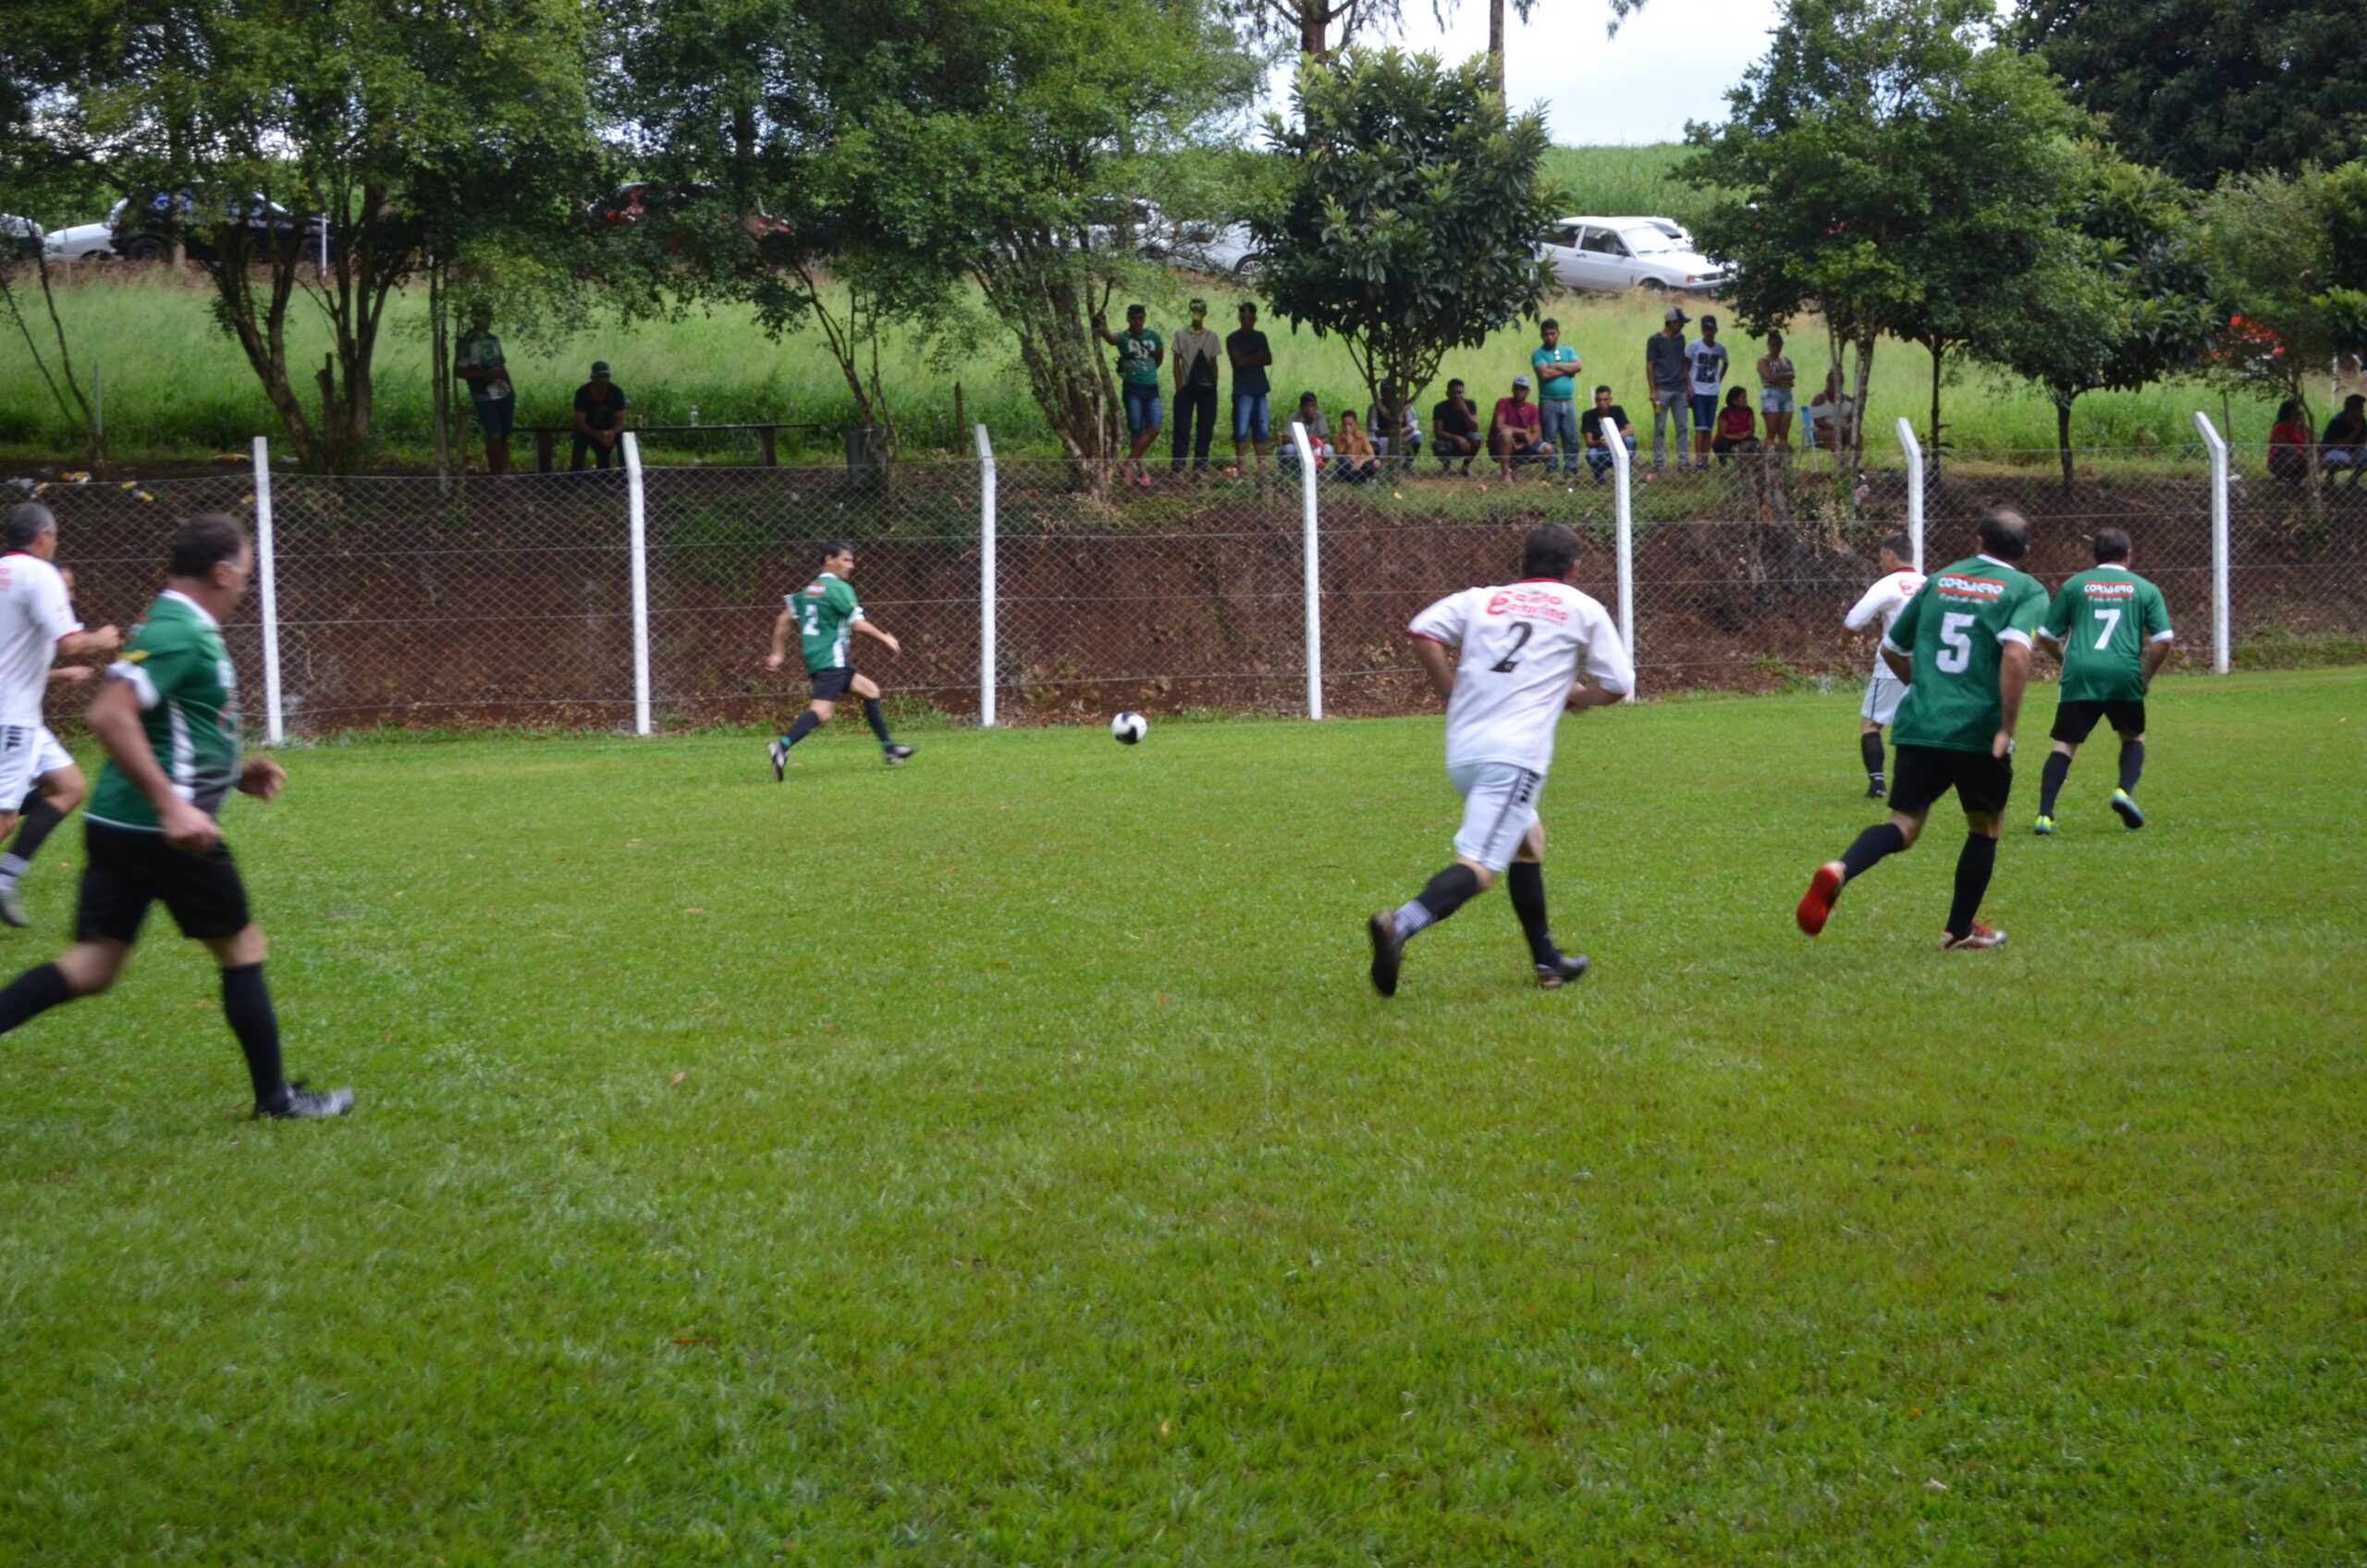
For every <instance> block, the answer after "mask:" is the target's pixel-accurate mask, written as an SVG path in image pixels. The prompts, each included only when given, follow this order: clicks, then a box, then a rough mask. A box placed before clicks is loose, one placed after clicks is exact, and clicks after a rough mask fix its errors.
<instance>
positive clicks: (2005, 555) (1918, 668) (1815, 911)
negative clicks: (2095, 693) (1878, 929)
mask: <svg viewBox="0 0 2367 1568" xmlns="http://www.w3.org/2000/svg"><path fill="white" fill-rule="evenodd" d="M2029 551H2030V520H2029V519H2028V518H2026V517H2024V516H2022V514H2021V513H2019V512H2017V511H2015V510H2014V509H2012V508H2009V507H1992V508H1989V510H1987V511H1985V512H1983V513H1982V514H1981V554H1979V555H1977V556H1974V557H1971V558H1970V559H1968V560H1961V561H1958V562H1956V564H1955V565H1954V566H1948V567H1943V568H1941V569H1940V570H1938V571H1935V572H1933V573H1932V575H1931V577H1930V578H1929V579H1928V580H1927V581H1926V582H1924V584H1923V586H1922V587H1921V588H1920V589H1919V590H1917V592H1916V594H1915V597H1914V598H1912V599H1910V600H1908V601H1907V607H1906V608H1905V609H1903V610H1901V611H1899V612H1898V619H1896V620H1894V621H1893V622H1891V627H1890V630H1889V631H1887V632H1885V633H1883V660H1884V662H1886V663H1887V664H1888V665H1889V666H1890V668H1891V672H1892V673H1893V674H1895V675H1896V676H1897V677H1898V678H1899V679H1900V680H1904V681H1906V682H1907V696H1906V697H1905V699H1904V700H1902V701H1901V702H1900V703H1899V704H1898V717H1897V720H1896V722H1895V724H1894V725H1893V726H1892V729H1891V740H1892V742H1893V743H1894V744H1895V746H1896V747H1897V758H1896V764H1897V766H1896V768H1895V777H1894V778H1893V780H1892V783H1891V792H1890V803H1891V814H1890V820H1889V821H1888V822H1884V823H1881V824H1879V825H1877V826H1875V827H1869V828H1867V829H1866V830H1865V831H1864V832H1863V833H1860V834H1858V841H1857V842H1856V843H1854V844H1852V845H1850V846H1849V847H1848V849H1846V851H1842V855H1841V858H1840V859H1839V860H1835V861H1827V862H1826V863H1825V864H1822V865H1821V866H1819V867H1817V870H1816V875H1815V876H1813V877H1811V878H1810V879H1809V890H1808V893H1807V894H1806V896H1804V897H1803V898H1802V899H1801V900H1800V907H1799V909H1798V911H1797V913H1796V915H1795V918H1796V919H1797V920H1798V922H1799V925H1800V929H1801V930H1803V931H1805V932H1807V933H1808V934H1809V936H1811V937H1813V936H1815V935H1816V934H1817V933H1818V932H1820V931H1821V930H1823V929H1824V923H1825V921H1826V920H1827V919H1829V918H1831V916H1832V914H1833V904H1834V900H1835V899H1838V898H1839V897H1840V896H1841V889H1842V888H1843V887H1844V886H1846V884H1847V883H1848V882H1849V880H1850V879H1851V878H1852V877H1856V876H1863V875H1864V874H1865V873H1866V872H1867V871H1868V870H1869V869H1870V868H1871V867H1872V866H1873V865H1874V864H1875V863H1876V862H1878V861H1880V860H1881V859H1883V856H1885V855H1894V854H1896V853H1898V852H1899V851H1902V850H1905V849H1907V848H1908V847H1910V846H1911V845H1913V844H1914V842H1915V840H1916V839H1919V838H1920V837H1921V836H1922V833H1923V822H1924V819H1925V818H1926V817H1928V816H1930V815H1932V806H1933V805H1934V804H1936V803H1937V802H1938V801H1939V799H1940V797H1941V796H1943V795H1944V794H1946V793H1947V792H1948V791H1949V790H1955V791H1956V802H1957V803H1958V804H1960V805H1961V806H1963V807H1964V820H1965V828H1966V832H1965V840H1964V848H1963V849H1962V850H1961V851H1958V853H1957V855H1956V897H1955V900H1953V901H1952V902H1951V903H1950V904H1949V906H1948V925H1947V930H1946V931H1945V933H1944V934H1943V935H1942V937H1941V938H1940V948H1941V950H1942V951H1944V952H1945V951H1953V950H1955V949H1959V948H1972V949H1979V948H1998V947H2003V946H2005V933H2004V932H2003V931H1992V930H1991V929H1990V928H1989V927H1988V926H1986V925H1981V922H1980V921H1978V920H1976V919H1974V918H1973V917H1974V916H1975V915H1976V914H1978V913H1980V912H1981V896H1982V895H1983V894H1985V893H1986V892H1988V890H1989V874H1990V872H1991V871H1992V870H1993V869H1994V868H1995V866H1996V864H1997V835H1998V833H1999V831H2000V830H2001V829H2002V828H2003V827H2004V825H2005V798H2006V796H2007V795H2009V794H2010V793H2012V791H2013V787H2014V764H2013V753H2014V726H2015V724H2016V722H2017V720H2019V718H2020V717H2021V712H2022V692H2023V689H2024V688H2025V687H2026V686H2027V685H2028V684H2029V682H2030V636H2031V634H2032V633H2033V632H2035V631H2037V630H2038V625H2039V621H2040V619H2041V618H2042V616H2044V615H2045V613H2046V588H2045V586H2044V584H2042V583H2041V582H2039V580H2038V579H2037V578H2035V577H2032V576H2030V574H2029V573H2027V572H2025V571H2023V570H2020V569H2019V568H2018V567H2017V566H2016V565H2015V564H2014V563H2015V562H2017V561H2018V560H2020V559H2021V558H2022V557H2023V556H2025V555H2026V554H2028V553H2029Z"/></svg>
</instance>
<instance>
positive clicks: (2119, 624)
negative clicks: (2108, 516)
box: [2032, 528, 2173, 838]
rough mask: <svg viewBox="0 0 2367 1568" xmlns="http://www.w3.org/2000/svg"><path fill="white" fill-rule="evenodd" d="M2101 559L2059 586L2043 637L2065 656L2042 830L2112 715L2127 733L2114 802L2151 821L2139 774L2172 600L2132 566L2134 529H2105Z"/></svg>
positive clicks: (2138, 820) (2127, 818)
mask: <svg viewBox="0 0 2367 1568" xmlns="http://www.w3.org/2000/svg"><path fill="white" fill-rule="evenodd" d="M2095 550H2096V565H2095V570H2092V571H2083V572H2081V573H2080V574H2079V576H2077V577H2075V578H2073V579H2071V581H2070V582H2066V583H2065V584H2064V585H2063V586H2062V587H2061V588H2058V589H2057V590H2055V594H2054V606H2053V607H2051V608H2050V609H2049V610H2048V611H2047V612H2046V623H2045V624H2044V625H2042V626H2041V627H2040V628H2039V629H2038V634H2039V638H2040V640H2041V641H2042V642H2043V643H2045V644H2046V645H2047V646H2048V647H2049V648H2051V649H2053V650H2054V651H2055V652H2056V653H2059V654H2061V655H2063V690H2062V693H2061V695H2060V696H2058V697H2057V698H2056V700H2055V704H2054V731H2053V734H2054V752H2053V753H2052V754H2050V755H2049V756H2048V757H2047V759H2046V769H2045V771H2044V772H2043V773H2042V774H2041V775H2040V778H2039V790H2038V823H2037V825H2036V826H2035V827H2033V828H2032V831H2033V832H2036V833H2037V834H2038V835H2039V836H2040V837H2042V838H2043V837H2045V836H2046V835H2048V834H2050V833H2053V832H2054V797H2055V796H2056V795H2058V794H2060V793H2061V792H2062V790H2063V781H2064V780H2065V779H2066V778H2069V777H2071V759H2072V757H2073V756H2075V755H2076V754H2078V753H2079V745H2080V742H2082V741H2085V740H2087V738H2088V737H2089V736H2090V735H2091V734H2093V733H2094V732H2095V729H2096V720H2098V719H2099V718H2109V719H2111V720H2112V727H2113V730H2114V732H2115V733H2116V734H2117V735H2118V736H2119V737H2120V785H2119V787H2118V788H2117V789H2116V790H2113V792H2112V809H2113V810H2115V811H2116V812H2118V813H2119V814H2120V820H2121V821H2123V822H2125V823H2127V824H2128V826H2129V827H2144V826H2145V814H2144V813H2143V812H2141V811H2140V810H2138V809H2137V799H2136V794H2135V791H2136V789H2137V780H2138V778H2139V777H2140V775H2142V774H2143V773H2144V771H2145V693H2146V692H2147V691H2149V690H2150V689H2151V688H2152V684H2153V672H2154V671H2156V670H2158V669H2160V668H2162V661H2163V660H2164V659H2166V658H2168V657H2169V656H2170V643H2171V642H2172V641H2173V637H2172V633H2171V631H2170V606H2169V602H2168V601H2167V600H2165V599H2164V598H2163V597H2162V591H2161V590H2160V589H2159V588H2156V587H2154V586H2153V584H2152V583H2151V582H2146V581H2145V580H2144V579H2143V578H2141V577H2140V576H2138V575H2137V574H2136V573H2135V572H2132V571H2130V570H2128V534H2127V533H2123V532H2122V531H2121V530H2119V529H2117V528H2105V529H2099V530H2098V531H2097V533H2096V538H2095Z"/></svg>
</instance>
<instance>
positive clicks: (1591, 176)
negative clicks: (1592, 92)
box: [1545, 141, 1713, 228]
mask: <svg viewBox="0 0 2367 1568" xmlns="http://www.w3.org/2000/svg"><path fill="white" fill-rule="evenodd" d="M1687 151H1688V150H1687V149H1686V147H1685V145H1684V144H1683V143H1681V142H1676V141H1660V142H1653V143H1650V144H1648V145H1645V146H1641V147H1555V148H1552V149H1551V150H1549V151H1548V152H1547V153H1546V155H1545V173H1546V175H1547V177H1548V178H1551V180H1552V181H1553V183H1554V184H1556V185H1558V186H1560V187H1561V188H1562V190H1563V193H1564V195H1566V196H1567V197H1568V198H1569V204H1568V207H1567V209H1566V210H1567V211H1569V212H1572V213H1600V214H1602V215H1603V216H1605V217H1613V216H1622V215H1625V214H1635V215H1637V216H1638V217H1664V218H1674V219H1675V220H1676V221H1677V222H1679V223H1681V224H1684V225H1685V226H1686V227H1688V228H1689V227H1693V225H1694V224H1696V223H1698V222H1699V220H1700V217H1701V214H1703V213H1704V212H1705V211H1706V210H1707V209H1708V208H1709V205H1710V202H1711V200H1712V197H1713V193H1712V192H1710V191H1707V190H1702V189H1701V188H1700V187H1699V186H1694V185H1687V184H1686V182H1685V181H1683V180H1681V179H1679V178H1677V175H1676V171H1677V167H1678V165H1681V164H1682V163H1683V162H1684V161H1685V159H1686V156H1687Z"/></svg>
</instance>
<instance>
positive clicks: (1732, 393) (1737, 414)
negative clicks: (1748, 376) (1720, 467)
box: [1710, 386, 1759, 463]
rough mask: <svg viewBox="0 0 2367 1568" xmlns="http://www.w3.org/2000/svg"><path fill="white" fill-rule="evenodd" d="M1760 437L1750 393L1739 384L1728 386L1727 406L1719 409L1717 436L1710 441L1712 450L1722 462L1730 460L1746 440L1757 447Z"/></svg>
mask: <svg viewBox="0 0 2367 1568" xmlns="http://www.w3.org/2000/svg"><path fill="white" fill-rule="evenodd" d="M1758 439H1759V421H1758V420H1757V419H1756V418H1754V417H1753V416H1752V414H1751V411H1750V394H1749V393H1748V392H1746V391H1744V390H1743V389H1742V388H1741V387H1739V386H1730V387H1728V388H1727V389H1726V406H1725V407H1724V408H1723V409H1721V410H1718V435H1717V438H1716V439H1715V440H1713V441H1711V443H1710V450H1711V451H1712V452H1715V453H1716V454H1717V455H1718V460H1719V461H1720V462H1722V463H1723V462H1730V461H1732V460H1733V457H1734V453H1735V449H1736V448H1738V447H1741V446H1742V444H1743V443H1744V442H1746V441H1748V442H1751V443H1753V445H1754V447H1755V446H1756V444H1757V442H1758Z"/></svg>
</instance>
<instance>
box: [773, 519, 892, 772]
mask: <svg viewBox="0 0 2367 1568" xmlns="http://www.w3.org/2000/svg"><path fill="white" fill-rule="evenodd" d="M853 570H854V546H853V545H850V544H847V543H846V542H845V541H844V540H840V539H833V540H832V541H830V542H829V543H828V544H827V545H823V546H822V570H821V571H820V573H819V574H817V575H816V577H815V579H814V581H813V582H809V583H807V584H806V585H805V586H804V587H803V588H801V589H799V590H798V591H797V592H796V593H794V594H789V595H787V596H786V599H785V602H784V604H783V606H782V608H781V612H780V614H779V616H777V617H775V618H774V619H773V651H772V653H771V654H770V655H767V658H766V659H765V668H767V669H779V668H780V667H781V666H783V665H785V664H787V663H788V662H789V633H790V630H791V628H792V627H793V628H795V629H796V631H797V640H798V652H799V653H801V654H803V655H804V658H805V673H806V675H807V676H808V677H809V678H811V680H813V682H814V700H813V701H812V702H811V703H810V704H807V706H806V709H805V711H804V712H803V713H802V714H800V715H798V716H797V722H796V723H795V724H792V725H791V726H790V727H789V733H788V734H786V735H784V736H782V737H781V738H780V739H779V740H778V741H774V742H772V744H771V745H770V746H768V747H767V748H766V752H767V755H769V756H770V757H771V758H772V764H773V782H774V783H776V784H778V783H779V782H780V781H781V780H782V779H783V778H787V777H788V774H789V749H790V748H791V746H794V745H795V744H797V742H799V741H803V740H804V739H805V737H807V736H808V735H811V734H813V733H814V731H816V729H820V728H822V726H824V725H826V724H828V723H829V722H830V718H831V716H832V715H834V714H836V713H837V712H838V711H839V706H838V702H839V699H840V697H842V696H844V695H846V693H847V692H849V691H852V692H854V694H855V695H856V696H858V697H861V698H862V699H863V717H865V719H867V720H869V721H870V724H871V732H872V733H873V734H874V735H877V736H878V737H879V752H880V755H882V756H884V757H885V758H887V760H888V762H889V765H890V766H893V765H894V764H896V763H900V762H902V761H903V760H904V759H905V758H906V757H908V756H911V755H912V754H913V748H912V747H910V746H900V745H898V744H897V743H896V741H895V738H894V737H893V736H891V735H889V733H888V717H887V715H886V714H884V713H882V712H881V711H880V707H879V687H878V685H877V683H876V682H875V681H874V680H872V679H871V677H869V676H868V675H865V674H863V673H862V672H860V671H859V670H857V669H856V668H855V667H854V662H853V660H852V658H850V657H849V656H848V643H847V637H848V633H850V632H853V631H860V632H862V633H863V634H864V635H865V636H866V637H868V638H870V639H871V640H872V641H874V642H876V643H879V644H881V645H882V646H884V647H885V648H886V649H887V650H888V651H889V653H891V654H900V653H902V652H903V651H904V650H903V645H902V644H901V643H898V642H897V641H896V639H895V638H893V637H890V636H889V634H888V633H887V632H885V631H880V630H879V629H878V628H877V627H876V626H874V625H872V624H871V622H870V621H868V620H866V619H864V614H863V606H862V605H861V604H859V603H857V602H856V600H855V596H854V584H852V582H848V581H847V575H848V574H849V573H850V572H852V571H853Z"/></svg>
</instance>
